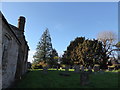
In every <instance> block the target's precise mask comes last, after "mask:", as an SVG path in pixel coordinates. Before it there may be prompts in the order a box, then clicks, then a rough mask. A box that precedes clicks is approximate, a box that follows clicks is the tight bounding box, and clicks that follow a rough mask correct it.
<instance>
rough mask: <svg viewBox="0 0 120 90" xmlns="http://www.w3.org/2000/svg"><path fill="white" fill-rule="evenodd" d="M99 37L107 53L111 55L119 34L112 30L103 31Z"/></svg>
mask: <svg viewBox="0 0 120 90" xmlns="http://www.w3.org/2000/svg"><path fill="white" fill-rule="evenodd" d="M97 39H98V40H99V41H101V42H102V43H103V48H104V50H105V52H106V54H107V55H108V56H109V55H111V54H112V51H113V45H115V41H116V40H117V35H116V34H115V33H114V32H112V31H103V32H100V33H98V35H97Z"/></svg>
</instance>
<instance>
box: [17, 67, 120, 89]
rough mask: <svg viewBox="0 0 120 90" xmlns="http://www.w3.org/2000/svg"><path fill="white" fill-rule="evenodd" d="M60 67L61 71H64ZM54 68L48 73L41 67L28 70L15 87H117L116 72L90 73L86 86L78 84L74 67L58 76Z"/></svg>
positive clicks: (78, 78) (77, 75) (77, 76)
mask: <svg viewBox="0 0 120 90" xmlns="http://www.w3.org/2000/svg"><path fill="white" fill-rule="evenodd" d="M64 70H65V69H62V70H61V71H64ZM61 71H59V70H58V71H57V70H55V69H49V71H48V74H44V73H43V71H42V69H35V70H30V72H29V73H27V74H26V75H25V76H24V77H23V79H22V80H20V81H19V82H18V83H17V84H16V86H15V87H16V88H117V87H118V78H119V77H118V73H112V72H111V73H110V72H104V73H100V72H97V73H95V74H94V73H93V74H91V75H90V84H89V85H88V86H81V85H80V74H78V73H74V72H72V71H74V69H69V71H70V72H69V74H70V76H68V77H64V76H60V75H59V73H60V72H61Z"/></svg>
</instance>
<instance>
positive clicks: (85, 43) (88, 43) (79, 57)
mask: <svg viewBox="0 0 120 90" xmlns="http://www.w3.org/2000/svg"><path fill="white" fill-rule="evenodd" d="M106 62H107V60H106V53H105V52H104V49H103V47H102V43H101V42H99V41H98V40H95V39H94V40H89V39H87V40H85V37H77V38H76V39H75V40H74V41H72V42H71V43H70V45H69V46H68V47H67V50H66V51H65V52H64V54H63V57H62V63H63V64H69V65H70V64H72V65H73V64H75V63H77V64H82V65H84V66H85V67H88V66H89V65H90V66H91V67H93V66H94V64H100V65H101V67H105V65H106Z"/></svg>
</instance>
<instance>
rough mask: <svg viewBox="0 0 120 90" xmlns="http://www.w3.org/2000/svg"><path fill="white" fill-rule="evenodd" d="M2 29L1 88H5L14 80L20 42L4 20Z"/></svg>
mask: <svg viewBox="0 0 120 90" xmlns="http://www.w3.org/2000/svg"><path fill="white" fill-rule="evenodd" d="M2 30H3V32H2V41H3V45H2V49H3V51H2V54H3V55H2V88H6V87H9V86H10V85H11V84H12V83H13V82H14V77H15V72H16V66H17V60H18V50H19V45H20V43H19V40H18V39H17V37H16V36H15V35H14V33H13V32H12V30H11V28H10V27H9V26H8V25H7V24H6V23H5V22H4V21H3V22H2Z"/></svg>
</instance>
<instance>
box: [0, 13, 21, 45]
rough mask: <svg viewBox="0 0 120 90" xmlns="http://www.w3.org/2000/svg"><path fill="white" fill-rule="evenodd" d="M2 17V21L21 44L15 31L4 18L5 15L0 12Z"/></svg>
mask: <svg viewBox="0 0 120 90" xmlns="http://www.w3.org/2000/svg"><path fill="white" fill-rule="evenodd" d="M0 16H1V18H2V20H3V21H4V22H5V24H6V25H7V26H8V28H9V29H10V31H11V32H12V33H13V35H14V36H15V38H16V39H17V41H18V42H19V43H20V44H21V42H20V40H19V39H18V38H17V36H16V34H15V33H14V32H13V30H12V29H11V27H10V26H9V23H8V22H7V20H6V19H5V17H4V16H3V14H2V12H1V11H0Z"/></svg>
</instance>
